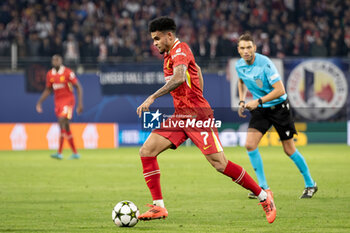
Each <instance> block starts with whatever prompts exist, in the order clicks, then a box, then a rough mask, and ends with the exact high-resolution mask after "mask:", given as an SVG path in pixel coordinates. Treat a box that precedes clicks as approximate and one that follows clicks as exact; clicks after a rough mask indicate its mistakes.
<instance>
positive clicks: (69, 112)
mask: <svg viewBox="0 0 350 233" xmlns="http://www.w3.org/2000/svg"><path fill="white" fill-rule="evenodd" d="M73 109H74V104H67V103H56V104H55V114H56V116H57V118H67V119H68V120H70V119H72V117H73Z"/></svg>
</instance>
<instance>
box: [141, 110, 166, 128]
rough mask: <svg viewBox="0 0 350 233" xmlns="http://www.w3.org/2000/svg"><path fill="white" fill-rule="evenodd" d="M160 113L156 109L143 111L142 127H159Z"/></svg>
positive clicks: (161, 117)
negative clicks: (154, 110)
mask: <svg viewBox="0 0 350 233" xmlns="http://www.w3.org/2000/svg"><path fill="white" fill-rule="evenodd" d="M162 119H163V116H162V113H160V112H159V109H157V111H156V112H144V113H143V128H144V129H159V128H160V124H161V122H162Z"/></svg>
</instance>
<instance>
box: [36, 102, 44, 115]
mask: <svg viewBox="0 0 350 233" xmlns="http://www.w3.org/2000/svg"><path fill="white" fill-rule="evenodd" d="M35 108H36V111H37V112H38V113H42V112H43V108H42V107H41V104H36V106H35Z"/></svg>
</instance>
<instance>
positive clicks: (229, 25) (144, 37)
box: [0, 0, 350, 63]
mask: <svg viewBox="0 0 350 233" xmlns="http://www.w3.org/2000/svg"><path fill="white" fill-rule="evenodd" d="M162 15H168V16H170V17H172V18H174V19H175V21H176V23H177V25H178V33H177V34H178V35H179V37H180V39H181V40H182V41H184V42H187V43H188V44H189V45H190V47H191V48H192V50H193V53H194V55H195V56H196V57H198V58H208V59H214V58H217V57H228V56H237V57H238V53H237V49H236V47H237V40H238V36H239V35H240V34H241V33H243V32H245V31H250V32H251V33H252V35H253V37H254V40H255V41H256V44H257V48H258V49H257V51H258V52H260V53H262V54H264V55H268V56H271V57H278V58H283V57H286V56H312V57H316V56H320V57H335V56H336V57H349V56H350V0H318V1H313V0H303V1H301V0H299V1H298V0H272V1H263V0H250V1H244V0H235V1H231V0H182V1H167V0H118V1H117V0H107V1H104V0H52V1H51V0H4V1H1V3H0V56H5V57H6V56H10V53H11V44H12V43H15V44H17V48H18V55H19V57H20V58H25V57H35V56H47V57H49V56H52V55H53V54H62V55H63V56H64V58H65V60H66V61H71V62H84V61H99V62H103V61H105V60H106V59H107V58H109V57H132V58H133V59H136V60H142V59H148V58H149V57H159V56H160V55H159V53H158V51H157V49H156V48H155V47H153V46H152V42H151V41H150V39H149V35H148V32H147V23H148V22H149V21H151V19H153V18H155V17H159V16H162ZM69 63H70V62H69Z"/></svg>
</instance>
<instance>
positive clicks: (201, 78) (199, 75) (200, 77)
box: [196, 63, 204, 91]
mask: <svg viewBox="0 0 350 233" xmlns="http://www.w3.org/2000/svg"><path fill="white" fill-rule="evenodd" d="M196 68H197V72H198V77H199V88H200V89H201V90H202V91H203V87H204V80H203V75H202V70H201V67H200V66H199V65H198V64H197V63H196Z"/></svg>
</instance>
